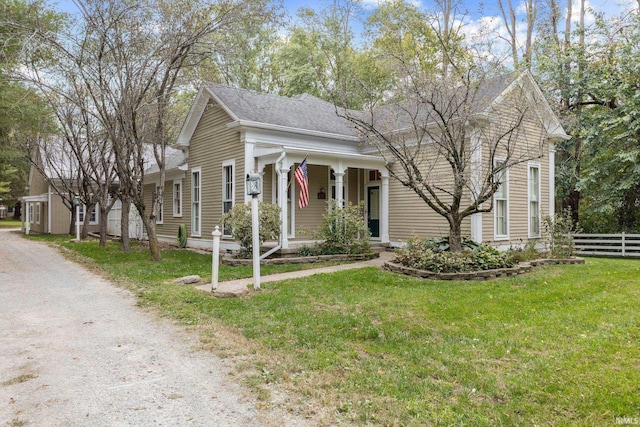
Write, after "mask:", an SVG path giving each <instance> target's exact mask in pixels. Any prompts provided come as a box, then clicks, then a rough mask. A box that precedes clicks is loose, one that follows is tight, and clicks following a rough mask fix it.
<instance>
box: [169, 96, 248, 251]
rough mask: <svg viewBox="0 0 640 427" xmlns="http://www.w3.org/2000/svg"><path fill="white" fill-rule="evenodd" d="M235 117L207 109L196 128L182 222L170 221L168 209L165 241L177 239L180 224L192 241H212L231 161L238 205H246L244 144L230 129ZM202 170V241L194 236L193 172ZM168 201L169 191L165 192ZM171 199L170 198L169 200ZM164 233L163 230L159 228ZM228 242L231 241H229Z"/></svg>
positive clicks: (186, 181)
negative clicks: (227, 164)
mask: <svg viewBox="0 0 640 427" xmlns="http://www.w3.org/2000/svg"><path fill="white" fill-rule="evenodd" d="M230 122H232V119H231V117H229V115H227V114H226V113H225V112H224V110H222V109H221V108H219V107H218V106H216V105H214V106H212V107H210V108H207V109H206V110H205V111H204V113H203V114H202V117H201V119H200V121H199V123H198V126H197V127H196V130H195V132H194V134H193V137H192V138H191V142H190V146H189V160H188V164H189V170H188V171H187V172H186V174H185V177H184V179H183V181H182V185H183V190H182V204H183V210H182V218H178V219H176V220H173V219H172V220H170V221H167V220H168V219H169V216H170V215H171V213H172V211H168V212H169V215H167V210H166V208H165V225H163V226H162V231H161V232H159V234H161V235H162V236H163V237H164V236H167V234H168V237H175V236H177V232H178V224H180V223H184V224H186V225H187V231H188V234H189V238H190V239H200V240H202V239H204V240H211V233H212V232H213V230H214V227H215V226H216V225H221V221H220V219H221V217H222V164H223V162H226V161H228V160H234V161H235V167H234V170H233V179H234V203H235V204H237V203H244V144H243V143H242V142H241V141H240V134H239V133H238V132H237V131H236V130H232V129H228V128H227V124H228V123H230ZM194 168H201V177H200V181H201V190H200V192H201V193H200V201H201V218H202V222H201V233H200V237H195V236H192V230H191V171H192V170H193V169H194ZM165 197H167V196H166V190H165ZM169 197H170V196H169ZM158 229H159V230H160V226H159V227H158ZM224 240H228V238H225V239H224Z"/></svg>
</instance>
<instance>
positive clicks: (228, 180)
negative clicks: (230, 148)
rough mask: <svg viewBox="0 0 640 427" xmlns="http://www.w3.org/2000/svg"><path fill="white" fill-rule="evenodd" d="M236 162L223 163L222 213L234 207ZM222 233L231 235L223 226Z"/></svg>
mask: <svg viewBox="0 0 640 427" xmlns="http://www.w3.org/2000/svg"><path fill="white" fill-rule="evenodd" d="M234 166H235V162H234V161H233V160H230V161H227V162H224V163H222V213H223V214H225V213H227V212H229V211H230V210H231V208H233V202H234V198H233V194H234V185H233V184H234V179H233V169H234ZM222 229H223V230H222V233H223V234H224V235H225V236H229V235H231V233H230V232H229V230H227V228H226V227H224V224H223V227H222Z"/></svg>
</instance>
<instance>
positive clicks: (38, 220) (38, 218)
mask: <svg viewBox="0 0 640 427" xmlns="http://www.w3.org/2000/svg"><path fill="white" fill-rule="evenodd" d="M36 224H40V202H38V203H36Z"/></svg>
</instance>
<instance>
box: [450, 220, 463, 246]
mask: <svg viewBox="0 0 640 427" xmlns="http://www.w3.org/2000/svg"><path fill="white" fill-rule="evenodd" d="M447 219H448V220H449V248H450V250H451V252H461V251H462V220H461V219H460V218H459V217H457V216H449V217H448V218H447Z"/></svg>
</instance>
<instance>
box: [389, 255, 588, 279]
mask: <svg viewBox="0 0 640 427" xmlns="http://www.w3.org/2000/svg"><path fill="white" fill-rule="evenodd" d="M546 264H584V259H582V258H568V259H537V260H533V261H529V262H521V263H519V264H518V265H516V266H514V267H511V268H498V269H495V270H484V271H470V272H465V273H436V272H433V271H426V270H418V269H417V268H411V267H406V266H404V265H401V264H396V263H393V262H391V261H387V262H385V263H384V264H383V268H384V269H385V270H388V271H391V272H394V273H401V274H406V275H409V276H414V277H419V278H422V279H432V280H489V279H495V278H496V277H506V276H515V275H518V274H524V273H528V272H530V271H531V269H532V268H533V267H537V266H539V265H546Z"/></svg>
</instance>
